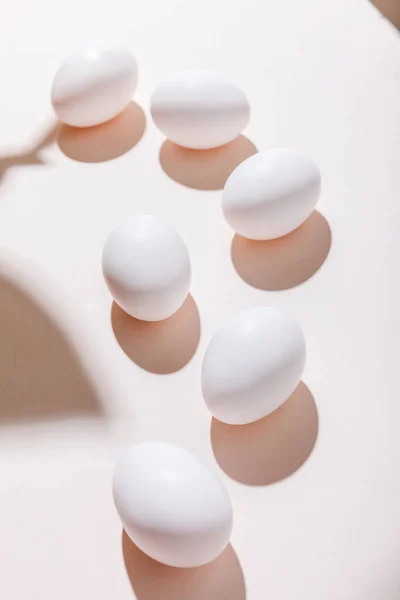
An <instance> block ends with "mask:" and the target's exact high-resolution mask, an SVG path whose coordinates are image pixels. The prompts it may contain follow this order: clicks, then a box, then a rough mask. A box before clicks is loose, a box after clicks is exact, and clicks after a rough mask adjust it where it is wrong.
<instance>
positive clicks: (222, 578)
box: [122, 531, 246, 600]
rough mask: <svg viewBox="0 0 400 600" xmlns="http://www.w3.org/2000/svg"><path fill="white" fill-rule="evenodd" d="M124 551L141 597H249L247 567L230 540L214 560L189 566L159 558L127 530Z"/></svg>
mask: <svg viewBox="0 0 400 600" xmlns="http://www.w3.org/2000/svg"><path fill="white" fill-rule="evenodd" d="M122 551H123V555H124V561H125V568H126V571H127V573H128V577H129V580H130V582H131V585H132V589H133V591H134V593H135V595H136V598H137V600H246V587H245V582H244V577H243V571H242V568H241V566H240V563H239V560H238V558H237V556H236V554H235V552H234V550H233V548H232V546H231V545H230V544H229V545H228V546H227V548H226V549H225V550H224V552H222V554H221V555H220V556H219V557H218V558H216V559H215V560H214V561H212V562H211V563H208V564H207V565H203V566H202V567H194V568H189V569H177V568H175V567H167V566H166V565H163V564H161V563H159V562H156V561H155V560H153V559H152V558H150V557H148V556H146V554H144V553H143V552H142V551H141V550H139V548H138V547H137V546H135V544H134V543H133V542H132V541H131V540H130V538H129V537H128V535H127V534H126V533H125V531H123V534H122Z"/></svg>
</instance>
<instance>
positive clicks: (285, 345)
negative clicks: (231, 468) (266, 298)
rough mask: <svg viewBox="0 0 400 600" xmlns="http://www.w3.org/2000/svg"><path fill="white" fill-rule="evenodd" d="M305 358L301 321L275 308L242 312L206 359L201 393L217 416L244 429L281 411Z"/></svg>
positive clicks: (220, 334)
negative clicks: (275, 411)
mask: <svg viewBox="0 0 400 600" xmlns="http://www.w3.org/2000/svg"><path fill="white" fill-rule="evenodd" d="M305 360H306V347H305V340H304V335H303V332H302V330H301V328H300V327H299V325H298V324H297V322H296V321H295V320H294V319H293V318H292V317H290V316H289V315H288V314H286V313H285V312H283V311H281V310H279V309H277V308H271V307H259V308H252V309H249V310H244V311H242V312H240V313H239V314H237V315H236V316H234V317H233V318H231V319H230V320H229V321H228V322H227V323H226V324H225V325H223V326H222V327H221V328H220V329H219V330H218V332H217V333H216V334H215V336H214V337H213V339H212V340H211V342H210V344H209V346H208V348H207V351H206V354H205V356H204V361H203V368H202V391H203V396H204V399H205V401H206V404H207V406H208V408H209V410H210V412H211V413H212V415H213V416H214V417H216V418H217V419H218V420H220V421H223V422H224V423H228V424H232V425H244V424H246V423H251V422H253V421H257V420H258V419H261V418H262V417H265V416H266V415H268V414H269V413H271V412H273V411H274V410H276V409H277V408H279V407H280V406H281V405H282V404H283V403H284V402H285V400H287V399H288V398H289V396H291V394H292V393H293V391H294V390H295V388H296V386H297V385H298V383H299V382H300V379H301V376H302V374H303V371H304V367H305Z"/></svg>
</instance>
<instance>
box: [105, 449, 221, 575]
mask: <svg viewBox="0 0 400 600" xmlns="http://www.w3.org/2000/svg"><path fill="white" fill-rule="evenodd" d="M113 495H114V502H115V505H116V508H117V511H118V513H119V516H120V518H121V521H122V523H123V526H124V529H125V531H126V533H127V534H128V535H129V537H130V538H131V539H132V541H133V542H134V543H135V544H136V545H137V546H138V548H140V550H142V552H144V553H145V554H147V555H148V556H150V557H151V558H153V559H155V560H157V561H159V562H161V563H164V564H166V565H169V566H172V567H197V566H200V565H203V564H205V563H208V562H210V561H212V560H214V559H215V558H217V556H219V555H220V554H221V552H223V550H224V549H225V548H226V546H227V545H228V543H229V538H230V535H231V531H232V505H231V501H230V498H229V495H228V492H227V491H226V489H225V487H224V485H223V484H222V482H221V481H220V480H219V479H218V477H217V476H216V475H214V474H213V473H212V472H211V471H209V469H207V468H206V467H205V466H204V465H203V464H202V463H201V462H200V461H199V460H198V459H197V458H196V457H195V456H194V455H193V454H190V453H189V452H187V451H186V450H183V449H181V448H178V447H177V446H173V445H171V444H163V443H153V442H146V443H142V444H138V445H137V446H134V447H133V448H131V449H130V450H128V451H127V452H126V454H125V455H124V456H123V457H122V458H121V460H120V461H119V463H118V464H117V466H116V469H115V472H114V479H113Z"/></svg>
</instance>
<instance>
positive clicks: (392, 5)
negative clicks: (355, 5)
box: [371, 0, 400, 30]
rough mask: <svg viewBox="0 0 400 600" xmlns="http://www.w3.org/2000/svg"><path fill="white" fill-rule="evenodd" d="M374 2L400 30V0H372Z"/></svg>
mask: <svg viewBox="0 0 400 600" xmlns="http://www.w3.org/2000/svg"><path fill="white" fill-rule="evenodd" d="M371 1H372V4H373V5H374V6H376V8H377V9H378V10H379V11H380V12H381V13H382V15H383V16H384V17H386V19H388V20H389V21H390V22H391V23H392V24H393V25H394V26H395V27H397V29H399V30H400V0H371Z"/></svg>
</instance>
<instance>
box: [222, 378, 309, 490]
mask: <svg viewBox="0 0 400 600" xmlns="http://www.w3.org/2000/svg"><path fill="white" fill-rule="evenodd" d="M317 436H318V412H317V407H316V404H315V400H314V398H313V395H312V394H311V392H310V390H309V389H308V387H307V386H306V385H304V383H302V382H301V383H299V385H298V387H297V388H296V390H295V391H294V392H293V394H292V396H291V397H290V398H289V399H288V400H286V402H285V403H284V404H282V406H281V407H280V408H279V409H278V410H276V411H275V412H273V413H271V414H270V415H268V416H267V417H264V418H263V419H260V420H259V421H256V422H255V423H250V424H249V425H226V424H225V423H221V422H220V421H217V420H216V419H214V418H213V419H212V422H211V444H212V448H213V452H214V455H215V458H216V460H217V462H218V464H219V466H220V467H221V469H222V470H223V471H224V472H225V473H226V474H227V475H229V477H231V478H232V479H235V480H236V481H240V483H245V484H246V485H254V486H261V485H270V484H272V483H277V482H278V481H281V480H282V479H285V478H286V477H290V475H292V474H293V473H295V472H296V471H297V470H298V469H299V468H300V467H301V466H302V465H303V464H304V463H305V462H306V461H307V459H308V458H309V456H310V454H311V452H312V450H313V448H314V446H315V443H316V440H317Z"/></svg>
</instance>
